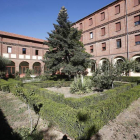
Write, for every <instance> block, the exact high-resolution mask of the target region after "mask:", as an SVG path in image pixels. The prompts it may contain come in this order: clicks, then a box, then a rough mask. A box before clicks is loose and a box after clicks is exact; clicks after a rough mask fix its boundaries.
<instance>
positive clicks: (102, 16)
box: [101, 12, 105, 20]
mask: <svg viewBox="0 0 140 140" xmlns="http://www.w3.org/2000/svg"><path fill="white" fill-rule="evenodd" d="M104 19H105V12H103V13H101V20H104Z"/></svg>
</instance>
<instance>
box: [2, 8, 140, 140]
mask: <svg viewBox="0 0 140 140" xmlns="http://www.w3.org/2000/svg"><path fill="white" fill-rule="evenodd" d="M57 22H58V25H57V24H54V27H55V30H53V31H52V33H48V34H49V38H47V40H48V42H45V43H46V44H47V45H48V46H49V51H48V52H46V54H45V56H44V59H43V60H42V61H43V62H44V63H45V68H46V69H45V72H44V73H42V75H39V76H35V75H33V74H34V71H33V70H29V69H27V70H26V75H25V77H24V78H20V75H19V73H16V75H15V77H14V78H13V79H11V78H9V79H5V78H3V75H4V74H3V73H0V76H1V78H0V91H1V93H0V94H1V96H0V97H1V99H3V100H4V101H6V102H2V100H1V102H0V105H1V106H3V110H8V111H5V113H6V114H10V115H11V117H12V116H13V115H12V114H16V115H15V117H14V118H15V119H16V117H17V118H18V117H19V116H18V115H19V114H22V113H23V114H22V115H23V116H24V115H25V114H26V113H28V116H29V117H28V118H26V119H28V124H27V123H25V122H23V124H24V125H25V126H27V128H28V129H24V128H23V129H22V128H21V125H22V121H23V119H24V117H21V118H20V119H19V118H18V119H19V120H20V122H21V125H20V126H18V125H19V124H20V122H18V123H19V124H18V123H16V124H17V125H15V127H14V128H15V129H17V128H18V127H20V128H21V129H22V130H18V129H17V130H18V131H17V132H14V131H12V130H11V132H12V134H13V136H14V137H19V138H20V137H21V139H42V138H43V136H42V134H41V133H38V132H39V131H36V128H37V126H38V122H39V120H40V119H41V120H44V121H47V122H49V124H50V126H54V127H55V128H57V130H59V131H60V132H62V133H63V134H66V135H67V136H69V137H70V138H71V139H75V140H90V139H91V138H92V136H93V135H95V134H97V132H98V131H99V130H100V129H101V128H102V127H103V126H105V125H106V124H108V122H109V121H112V120H113V119H115V118H116V117H117V116H118V115H119V114H120V113H121V112H122V111H123V110H124V109H126V108H128V107H129V105H130V104H131V103H132V102H133V101H136V100H137V99H138V98H140V85H139V82H140V78H139V77H129V72H130V71H132V70H136V69H137V71H139V68H140V67H139V64H138V63H137V62H135V61H131V60H125V62H121V63H115V64H114V63H113V62H106V63H105V64H103V65H101V66H98V67H97V68H96V70H94V71H93V75H92V76H91V77H88V76H86V74H87V71H86V69H87V68H88V67H90V66H91V65H92V63H96V61H95V62H93V60H91V59H90V57H91V55H90V54H88V53H87V52H85V49H84V46H83V44H82V43H81V42H80V41H79V40H80V38H81V35H82V31H78V30H77V29H76V28H73V27H72V26H73V24H72V23H71V22H70V21H68V15H67V10H66V9H65V7H62V8H61V10H60V12H59V15H58V19H57ZM0 60H2V61H1V62H0V63H1V64H3V65H0V66H3V67H2V68H1V71H2V72H3V71H4V69H5V65H6V64H7V63H8V62H9V60H6V59H4V58H0ZM124 75H125V76H124ZM4 79H5V80H4ZM14 97H15V98H16V99H20V100H21V102H22V103H24V105H23V108H22V109H20V103H21V102H17V103H15V104H13V103H12V102H11V100H12V99H13V100H16V99H14ZM8 98H9V100H8ZM9 103H10V104H9ZM16 104H17V106H16ZM7 105H8V106H9V107H6V106H7ZM10 105H12V106H15V108H16V107H17V109H14V110H12V108H10V107H11V106H10ZM24 106H27V108H24ZM26 110H27V111H28V112H26ZM33 111H34V113H35V114H33V113H32V112H33ZM1 112H2V111H1ZM25 112H26V113H25ZM1 114H2V113H1ZM2 115H3V114H2ZM34 115H35V116H36V117H38V119H35V120H33V116H34ZM3 116H4V115H3ZM14 118H12V119H14ZM35 122H36V123H35ZM40 125H43V124H40ZM17 126H18V127H17ZM18 134H19V136H18ZM9 135H10V134H9ZM33 136H34V137H33ZM136 137H139V136H137V135H136ZM43 139H47V138H43ZM52 139H57V138H52Z"/></svg>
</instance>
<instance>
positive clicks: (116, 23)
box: [116, 22, 121, 32]
mask: <svg viewBox="0 0 140 140" xmlns="http://www.w3.org/2000/svg"><path fill="white" fill-rule="evenodd" d="M118 23H120V30H117V24H118ZM119 31H121V22H117V23H116V32H119Z"/></svg>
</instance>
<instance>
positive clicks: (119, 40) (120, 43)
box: [116, 39, 122, 49]
mask: <svg viewBox="0 0 140 140" xmlns="http://www.w3.org/2000/svg"><path fill="white" fill-rule="evenodd" d="M118 42H119V47H118ZM116 44H117V49H119V48H121V47H122V40H121V39H117V40H116Z"/></svg>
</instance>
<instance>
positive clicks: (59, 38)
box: [43, 7, 90, 76]
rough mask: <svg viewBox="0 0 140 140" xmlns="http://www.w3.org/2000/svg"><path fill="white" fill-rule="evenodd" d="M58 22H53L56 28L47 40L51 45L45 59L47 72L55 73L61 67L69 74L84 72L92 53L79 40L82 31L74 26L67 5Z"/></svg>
mask: <svg viewBox="0 0 140 140" xmlns="http://www.w3.org/2000/svg"><path fill="white" fill-rule="evenodd" d="M57 22H58V24H53V25H54V28H55V29H54V30H53V31H51V33H48V35H49V38H46V39H47V40H48V41H47V42H45V44H47V45H48V46H49V51H48V52H47V53H46V54H45V56H44V60H43V62H45V66H46V72H49V73H51V74H55V73H56V71H59V70H60V69H61V71H62V72H64V73H65V74H68V75H69V76H71V75H72V74H77V73H80V74H83V73H84V71H85V70H86V68H87V67H88V64H89V62H90V54H88V53H86V52H85V49H84V45H83V43H82V42H80V41H79V40H80V38H81V34H82V31H81V30H80V31H78V30H77V29H76V28H73V24H72V23H71V22H70V21H69V20H68V14H67V10H66V9H65V7H62V8H61V10H60V12H59V14H58V18H57Z"/></svg>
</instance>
